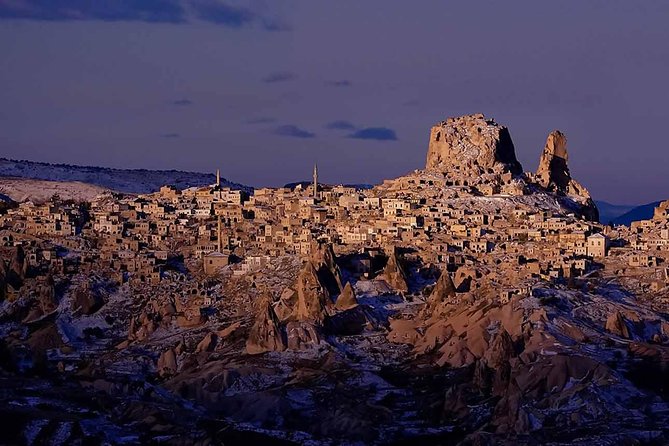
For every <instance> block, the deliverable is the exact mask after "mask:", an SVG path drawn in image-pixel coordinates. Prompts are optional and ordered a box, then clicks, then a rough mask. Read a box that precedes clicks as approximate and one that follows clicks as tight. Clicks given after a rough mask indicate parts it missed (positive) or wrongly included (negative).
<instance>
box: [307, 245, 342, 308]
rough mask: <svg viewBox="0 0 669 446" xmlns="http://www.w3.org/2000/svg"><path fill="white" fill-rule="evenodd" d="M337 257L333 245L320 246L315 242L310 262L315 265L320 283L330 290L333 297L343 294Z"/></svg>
mask: <svg viewBox="0 0 669 446" xmlns="http://www.w3.org/2000/svg"><path fill="white" fill-rule="evenodd" d="M336 259H337V256H336V255H335V253H334V250H333V249H332V244H330V243H324V244H318V243H317V242H314V245H313V246H312V248H311V254H310V256H309V261H310V262H311V263H312V264H313V265H314V268H316V271H317V273H318V278H319V280H320V282H321V283H322V284H323V286H325V288H326V289H327V290H328V293H329V294H330V295H331V296H336V295H337V294H339V293H341V292H342V289H343V286H342V281H341V271H340V270H339V266H338V265H337V262H336Z"/></svg>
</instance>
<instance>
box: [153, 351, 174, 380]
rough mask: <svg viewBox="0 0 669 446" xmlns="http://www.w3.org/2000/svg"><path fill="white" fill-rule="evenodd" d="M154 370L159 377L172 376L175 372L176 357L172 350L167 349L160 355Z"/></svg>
mask: <svg viewBox="0 0 669 446" xmlns="http://www.w3.org/2000/svg"><path fill="white" fill-rule="evenodd" d="M156 369H157V370H158V374H159V375H160V376H168V375H172V374H174V373H175V372H176V371H177V355H176V352H175V351H174V349H172V348H168V349H167V350H165V351H164V352H162V353H161V355H160V357H159V358H158V364H157V365H156Z"/></svg>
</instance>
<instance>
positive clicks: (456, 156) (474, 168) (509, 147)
mask: <svg viewBox="0 0 669 446" xmlns="http://www.w3.org/2000/svg"><path fill="white" fill-rule="evenodd" d="M426 169H427V170H438V171H441V172H459V173H464V174H471V175H480V174H483V173H487V172H491V171H494V172H496V173H507V172H509V173H512V174H514V175H518V174H521V173H522V171H523V168H522V166H521V165H520V162H518V160H517V159H516V152H515V149H514V146H513V142H512V141H511V135H510V134H509V130H508V129H507V128H506V127H504V126H501V125H499V124H497V123H496V122H495V121H494V120H492V119H488V118H486V117H485V116H483V115H482V114H474V115H466V116H460V117H457V118H448V119H447V120H445V121H442V122H440V123H439V124H437V125H435V126H434V127H432V129H431V131H430V144H429V146H428V152H427V164H426Z"/></svg>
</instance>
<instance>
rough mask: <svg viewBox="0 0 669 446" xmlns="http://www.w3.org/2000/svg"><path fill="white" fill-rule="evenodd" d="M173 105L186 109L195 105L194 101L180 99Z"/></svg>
mask: <svg viewBox="0 0 669 446" xmlns="http://www.w3.org/2000/svg"><path fill="white" fill-rule="evenodd" d="M172 105H178V106H180V107H184V106H187V105H193V101H191V100H189V99H178V100H176V101H172Z"/></svg>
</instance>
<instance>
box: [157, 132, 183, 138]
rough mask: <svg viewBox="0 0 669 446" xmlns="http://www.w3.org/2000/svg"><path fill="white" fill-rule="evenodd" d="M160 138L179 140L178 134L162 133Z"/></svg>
mask: <svg viewBox="0 0 669 446" xmlns="http://www.w3.org/2000/svg"><path fill="white" fill-rule="evenodd" d="M160 137H161V138H167V139H174V138H181V135H180V134H178V133H164V134H162V135H160Z"/></svg>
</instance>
